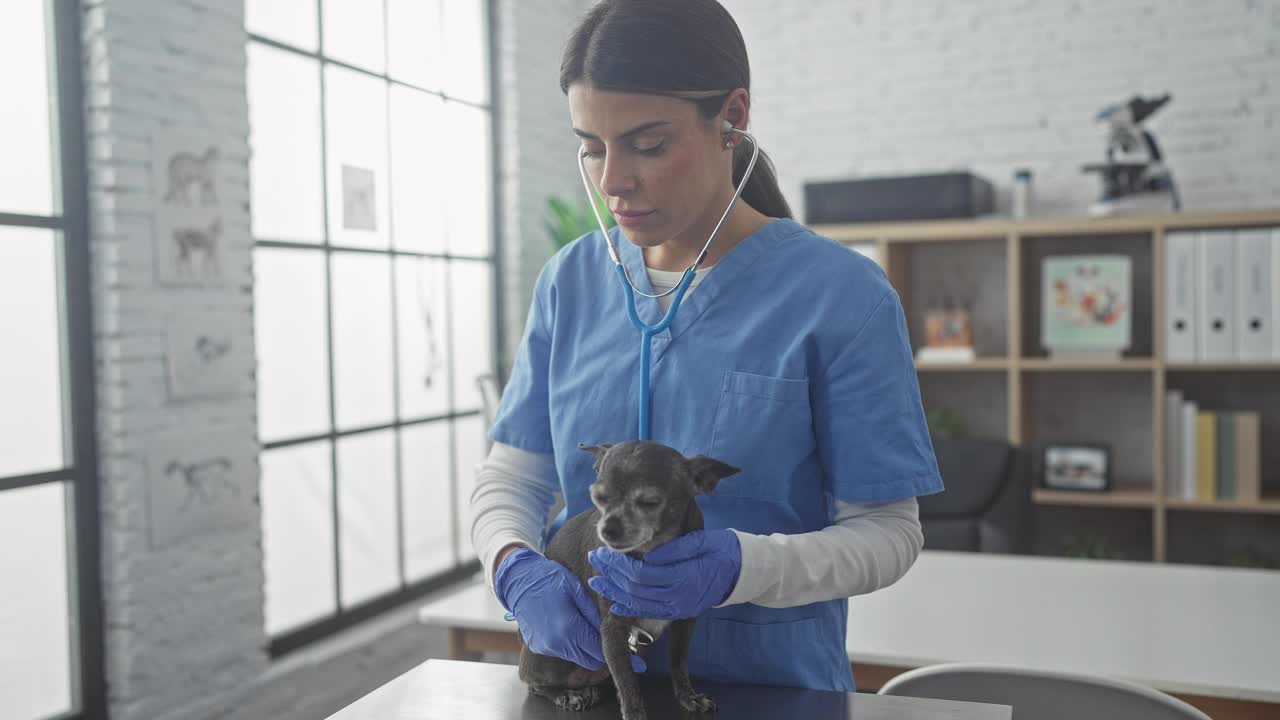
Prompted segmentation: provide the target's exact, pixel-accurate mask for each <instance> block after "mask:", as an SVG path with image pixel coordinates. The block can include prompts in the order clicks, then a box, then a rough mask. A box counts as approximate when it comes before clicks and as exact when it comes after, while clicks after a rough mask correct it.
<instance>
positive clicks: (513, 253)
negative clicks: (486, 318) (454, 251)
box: [495, 0, 592, 374]
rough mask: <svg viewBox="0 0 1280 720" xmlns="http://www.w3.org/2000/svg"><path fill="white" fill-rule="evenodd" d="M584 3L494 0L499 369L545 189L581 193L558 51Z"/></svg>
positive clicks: (538, 230)
mask: <svg viewBox="0 0 1280 720" xmlns="http://www.w3.org/2000/svg"><path fill="white" fill-rule="evenodd" d="M591 5H592V1H591V0H538V2H528V1H527V0H526V1H525V2H520V0H497V2H496V6H497V7H496V17H495V21H496V22H497V24H498V27H499V43H500V45H499V48H498V58H497V60H498V67H499V71H498V74H499V80H498V98H499V100H498V107H497V136H498V142H499V144H500V146H501V152H502V167H501V169H500V171H499V178H498V191H499V198H498V202H499V203H501V208H502V227H501V228H500V231H501V233H502V240H503V242H504V243H505V245H504V253H503V261H504V262H505V263H506V272H504V278H503V282H504V285H503V290H504V292H505V303H504V305H505V312H506V318H507V328H506V331H507V332H506V338H507V339H506V347H507V348H508V350H509V352H508V357H506V358H504V359H503V372H504V374H505V373H506V372H507V371H508V370H509V369H510V367H511V362H512V360H513V359H514V356H515V352H516V349H517V348H518V347H519V344H520V337H521V334H522V333H523V331H524V321H525V317H526V315H527V314H528V312H529V300H530V298H531V297H532V296H533V285H534V282H535V281H536V280H537V277H538V270H539V269H541V267H542V264H543V263H544V262H546V260H547V258H549V257H550V256H551V253H552V250H553V248H552V245H551V241H550V239H549V238H548V236H547V231H546V229H545V228H544V223H543V221H544V218H546V210H545V207H546V199H547V196H549V195H553V194H556V195H560V196H561V197H565V198H568V199H570V200H572V201H577V200H578V198H579V197H582V196H583V194H582V181H581V180H580V179H579V178H578V171H577V169H576V167H575V166H574V164H573V162H574V155H573V153H574V149H575V148H577V147H578V146H579V144H580V143H579V142H578V141H577V140H575V139H574V137H573V135H572V133H571V132H570V123H569V104H568V100H567V99H566V98H565V96H564V94H563V93H561V92H560V54H561V52H562V51H563V49H564V42H565V40H566V39H567V38H568V36H569V33H570V32H571V31H572V30H573V27H574V25H576V24H577V21H578V19H579V17H580V16H581V15H582V13H584V12H586V10H587V8H589V7H591Z"/></svg>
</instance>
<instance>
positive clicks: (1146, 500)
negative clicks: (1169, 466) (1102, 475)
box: [1031, 481, 1156, 508]
mask: <svg viewBox="0 0 1280 720" xmlns="http://www.w3.org/2000/svg"><path fill="white" fill-rule="evenodd" d="M1031 497H1032V500H1034V501H1035V502H1036V503H1037V504H1040V505H1065V506H1071V507H1118V508H1151V507H1154V506H1155V498H1156V496H1155V492H1154V491H1153V490H1152V489H1151V483H1150V482H1145V483H1144V482H1138V481H1133V482H1121V483H1117V484H1116V485H1115V486H1114V487H1113V488H1112V489H1111V490H1109V491H1107V492H1083V491H1074V490H1050V489H1047V488H1036V489H1035V490H1034V491H1033V492H1032V495H1031Z"/></svg>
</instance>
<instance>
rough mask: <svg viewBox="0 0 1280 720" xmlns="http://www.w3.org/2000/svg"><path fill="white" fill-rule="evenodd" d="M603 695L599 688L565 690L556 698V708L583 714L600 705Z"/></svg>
mask: <svg viewBox="0 0 1280 720" xmlns="http://www.w3.org/2000/svg"><path fill="white" fill-rule="evenodd" d="M601 699H602V695H601V692H600V688H599V687H598V686H592V687H585V688H578V689H576V690H565V691H564V692H562V693H561V694H559V695H557V696H556V698H555V701H556V707H558V708H560V709H561V710H572V711H574V712H582V711H584V710H590V709H591V708H593V707H595V706H596V705H598V704H600V700H601Z"/></svg>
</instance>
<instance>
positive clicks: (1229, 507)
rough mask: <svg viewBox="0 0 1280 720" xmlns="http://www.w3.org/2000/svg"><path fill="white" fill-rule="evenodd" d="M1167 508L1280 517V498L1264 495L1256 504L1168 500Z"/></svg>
mask: <svg viewBox="0 0 1280 720" xmlns="http://www.w3.org/2000/svg"><path fill="white" fill-rule="evenodd" d="M1164 502H1165V507H1167V508H1169V509H1170V510H1194V511H1199V512H1229V513H1252V514H1259V515H1280V497H1276V496H1274V495H1271V496H1267V495H1264V496H1263V497H1262V499H1261V500H1259V501H1258V502H1256V503H1252V502H1238V501H1236V500H1217V501H1212V502H1210V501H1205V500H1181V499H1175V498H1166V499H1165V501H1164Z"/></svg>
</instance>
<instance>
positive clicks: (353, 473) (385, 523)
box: [338, 430, 400, 607]
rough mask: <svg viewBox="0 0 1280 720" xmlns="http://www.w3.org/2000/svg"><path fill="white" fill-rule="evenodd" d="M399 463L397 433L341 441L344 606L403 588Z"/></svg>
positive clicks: (340, 560) (340, 509)
mask: <svg viewBox="0 0 1280 720" xmlns="http://www.w3.org/2000/svg"><path fill="white" fill-rule="evenodd" d="M395 461H396V450H395V434H394V431H391V430H385V431H382V432H376V433H368V434H364V435H356V436H353V437H345V438H342V439H340V440H338V513H339V518H340V520H339V523H340V525H339V529H338V538H339V545H340V547H341V549H342V555H341V557H340V559H339V566H340V567H341V568H342V605H343V607H351V606H352V605H356V604H358V603H361V602H364V601H365V600H369V599H370V598H374V597H377V596H378V595H385V594H386V593H388V592H391V591H393V590H396V589H397V588H399V587H400V570H399V555H398V552H397V550H396V511H397V509H396V481H395Z"/></svg>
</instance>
